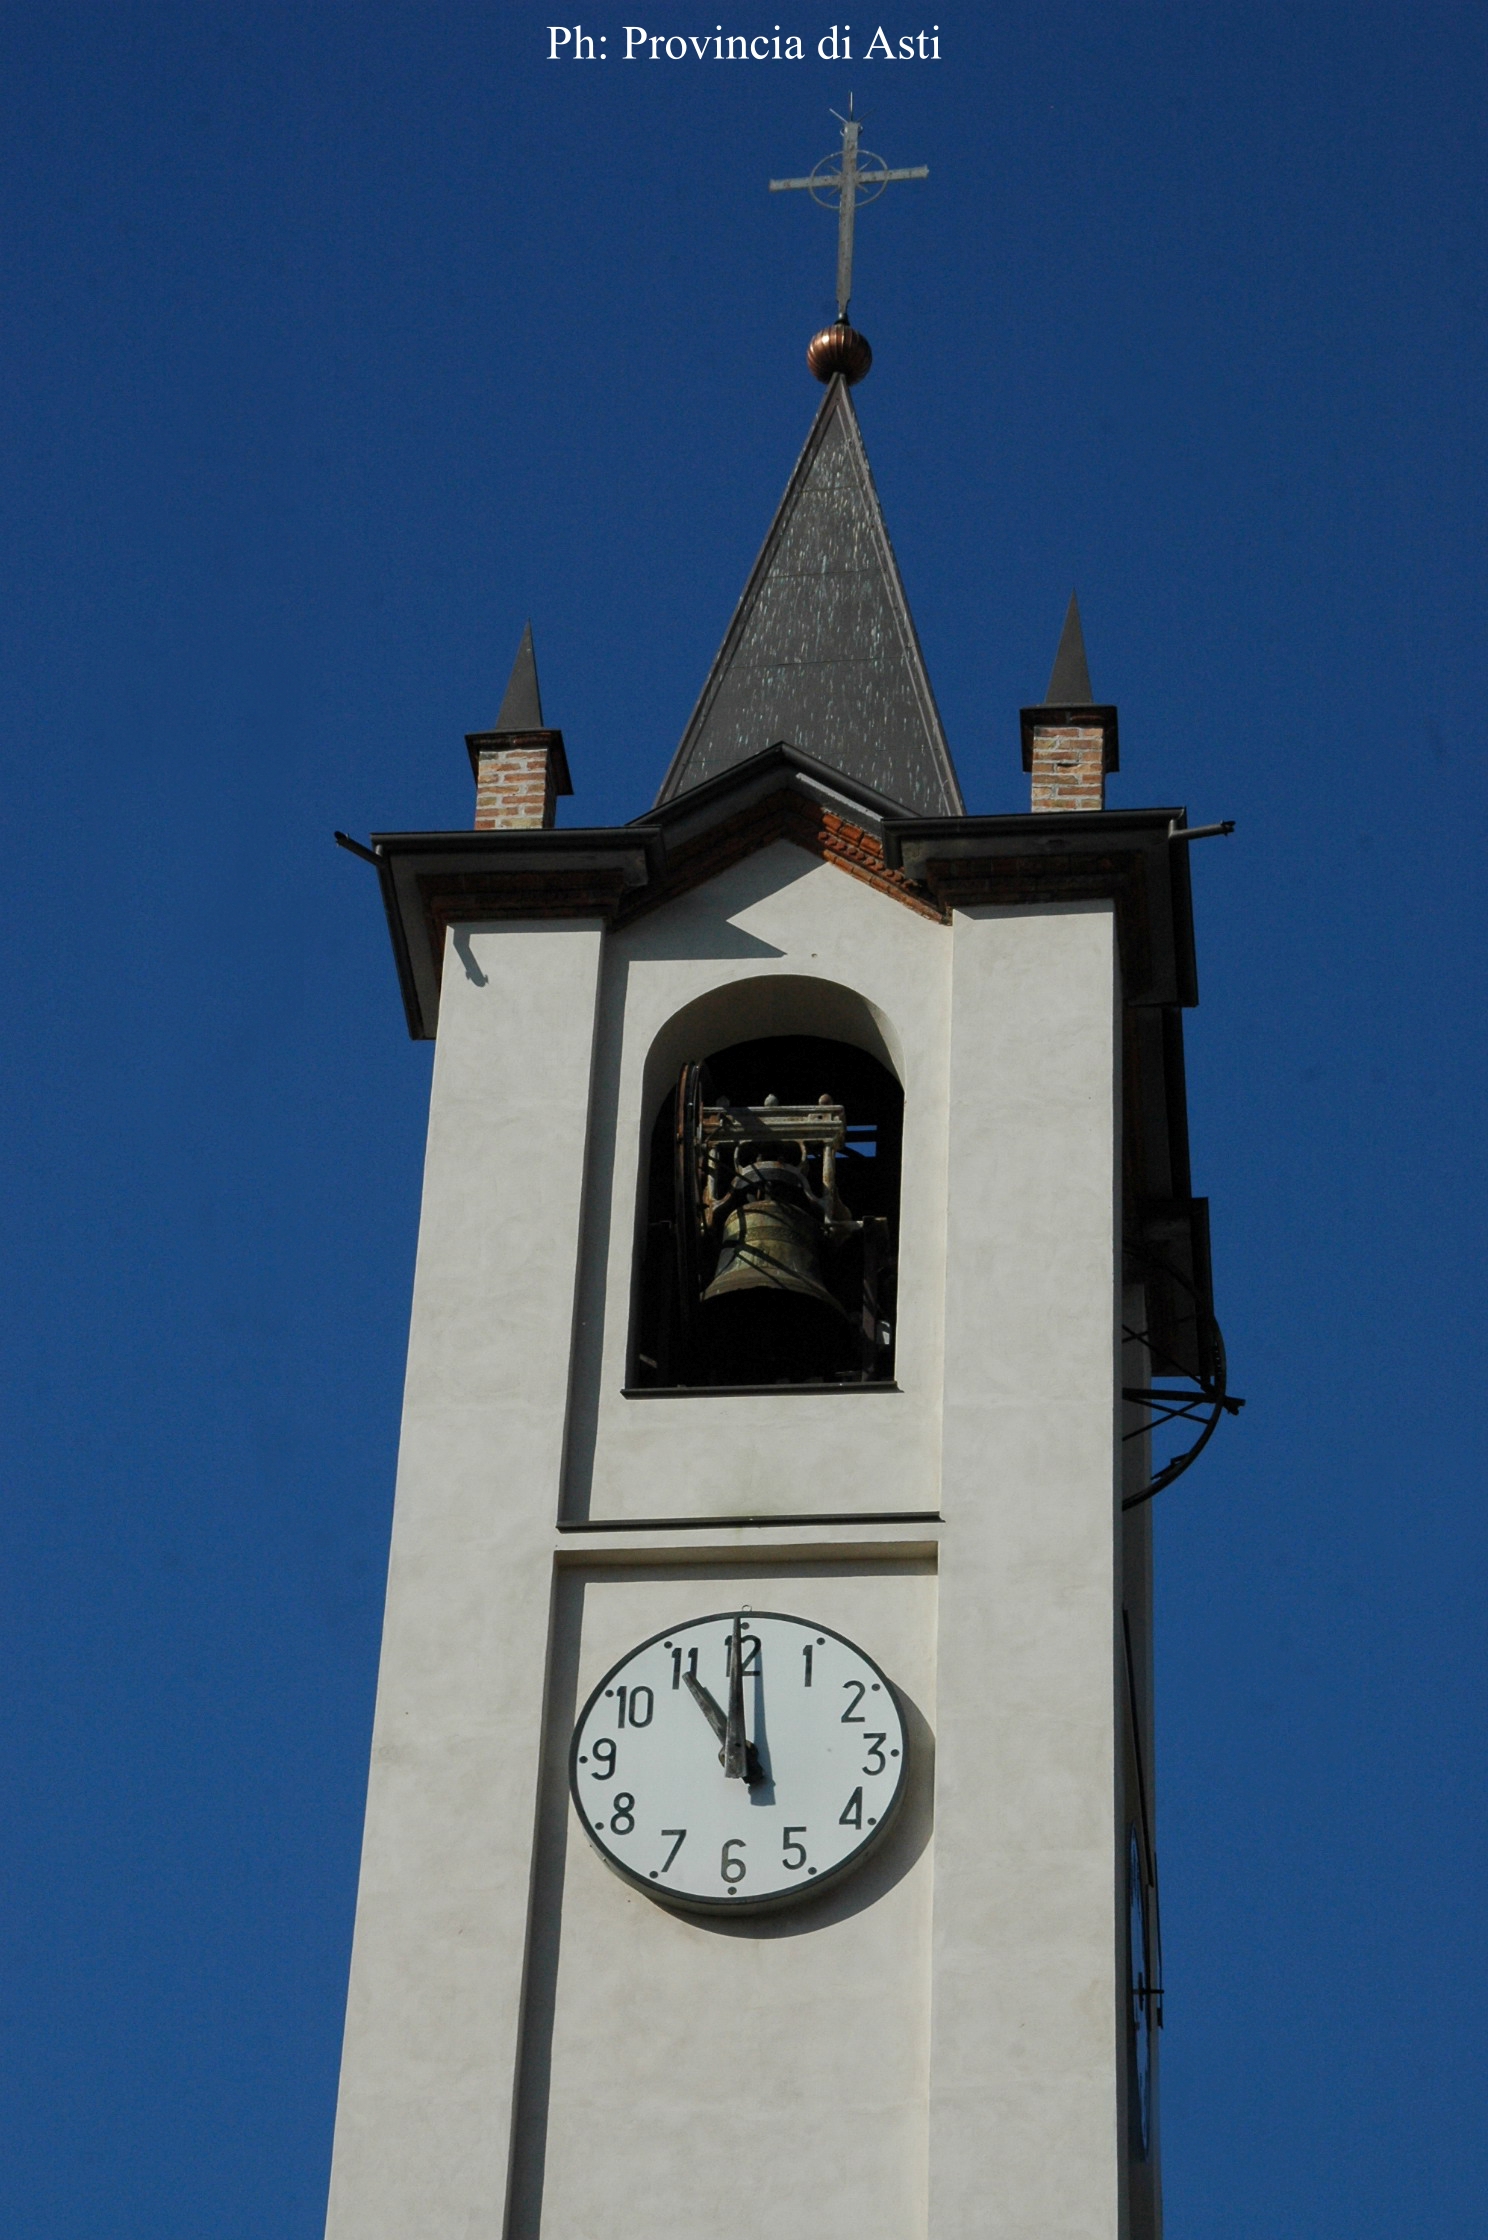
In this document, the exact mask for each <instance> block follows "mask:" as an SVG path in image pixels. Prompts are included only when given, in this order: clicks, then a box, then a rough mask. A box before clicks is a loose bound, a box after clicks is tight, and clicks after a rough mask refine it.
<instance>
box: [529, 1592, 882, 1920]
mask: <svg viewBox="0 0 1488 2240" xmlns="http://www.w3.org/2000/svg"><path fill="white" fill-rule="evenodd" d="M736 1641H737V1642H738V1644H739V1648H740V1650H741V1652H742V1653H741V1654H740V1655H737V1656H736V1654H735V1642H736ZM907 1759H908V1750H907V1745H906V1738H905V1731H904V1719H903V1716H902V1714H901V1712H900V1709H899V1704H898V1701H897V1699H896V1697H895V1694H894V1690H893V1688H892V1686H891V1685H890V1683H889V1681H888V1679H887V1677H886V1676H885V1675H884V1673H883V1672H881V1671H880V1669H879V1667H878V1666H877V1665H876V1664H875V1663H874V1661H873V1659H872V1658H871V1657H870V1656H867V1655H865V1654H864V1652H863V1651H862V1650H861V1649H859V1648H857V1647H855V1646H854V1644H853V1643H852V1642H851V1641H848V1640H846V1639H844V1637H843V1636H842V1635H841V1634H840V1633H834V1632H833V1631H832V1629H831V1627H830V1626H822V1625H813V1624H812V1622H811V1621H810V1620H809V1619H807V1618H790V1617H784V1616H782V1615H781V1614H780V1613H779V1612H777V1611H769V1610H748V1611H743V1612H737V1611H733V1610H730V1611H725V1612H722V1613H720V1614H718V1615H715V1616H712V1617H707V1618H689V1619H686V1620H685V1621H684V1622H683V1623H682V1624H681V1625H675V1626H669V1627H668V1628H667V1629H666V1631H665V1632H664V1633H658V1634H654V1635H653V1636H652V1638H651V1639H650V1640H649V1641H643V1642H641V1644H640V1645H639V1647H638V1648H635V1649H632V1650H631V1651H630V1652H629V1654H628V1655H627V1656H624V1657H622V1658H621V1660H620V1662H619V1663H618V1664H617V1665H616V1666H615V1667H614V1669H613V1671H611V1672H607V1673H606V1674H605V1676H604V1678H603V1680H601V1681H600V1683H599V1685H598V1687H597V1688H596V1689H595V1690H594V1693H593V1694H592V1695H591V1696H590V1698H589V1701H588V1702H587V1703H586V1704H585V1706H584V1708H583V1711H582V1712H581V1713H580V1715H579V1722H578V1725H577V1727H576V1728H575V1729H574V1738H573V1747H572V1750H571V1752H570V1754H569V1786H570V1788H571V1789H572V1791H573V1800H574V1804H575V1805H576V1807H577V1809H578V1814H579V1818H580V1819H581V1820H582V1821H583V1823H584V1827H585V1829H586V1831H587V1833H588V1834H589V1836H590V1838H591V1839H592V1841H593V1842H594V1843H595V1845H596V1846H597V1847H598V1849H599V1851H600V1852H601V1853H602V1855H603V1857H604V1858H605V1860H606V1862H607V1863H608V1864H609V1865H610V1866H612V1867H613V1868H614V1869H615V1870H616V1872H617V1873H618V1874H622V1875H624V1877H625V1878H626V1880H627V1881H629V1882H634V1883H636V1884H638V1885H639V1887H640V1888H641V1889H643V1890H646V1891H648V1892H649V1893H650V1894H651V1895H652V1896H653V1897H656V1898H665V1899H670V1900H671V1901H672V1903H673V1904H676V1905H683V1906H687V1907H690V1908H697V1907H701V1908H707V1909H709V1910H712V1911H717V1912H719V1913H724V1912H728V1913H744V1912H749V1911H751V1910H754V1909H756V1908H758V1907H760V1906H779V1905H786V1904H789V1903H791V1902H792V1901H794V1900H798V1899H802V1898H809V1897H814V1896H815V1894H816V1892H817V1891H818V1890H820V1889H822V1888H823V1887H824V1885H825V1884H827V1883H829V1882H832V1881H835V1880H836V1879H837V1878H838V1877H839V1876H840V1875H843V1874H846V1873H847V1872H848V1870H849V1869H850V1868H852V1867H855V1866H857V1865H858V1864H859V1863H860V1862H861V1860H862V1859H863V1858H864V1856H865V1855H866V1853H867V1852H868V1851H869V1850H870V1848H871V1847H872V1846H873V1844H874V1843H876V1842H877V1841H878V1840H879V1838H880V1837H881V1836H882V1835H883V1833H884V1831H885V1829H886V1828H887V1827H888V1825H889V1822H890V1820H891V1819H892V1817H893V1814H894V1811H895V1808H896V1807H897V1805H898V1803H899V1800H900V1798H901V1796H902V1795H903V1793H904V1776H905V1771H906V1766H907Z"/></svg>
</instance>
